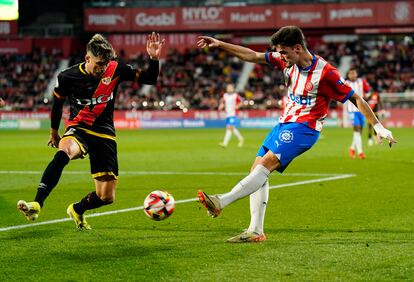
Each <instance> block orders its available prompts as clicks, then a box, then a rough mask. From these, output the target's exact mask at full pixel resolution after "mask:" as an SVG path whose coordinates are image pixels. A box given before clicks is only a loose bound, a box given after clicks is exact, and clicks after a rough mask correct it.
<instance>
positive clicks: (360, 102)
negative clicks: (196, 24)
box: [349, 93, 397, 147]
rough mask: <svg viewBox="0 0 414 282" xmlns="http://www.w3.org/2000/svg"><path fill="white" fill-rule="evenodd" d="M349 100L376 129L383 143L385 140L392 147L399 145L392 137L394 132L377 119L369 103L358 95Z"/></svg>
mask: <svg viewBox="0 0 414 282" xmlns="http://www.w3.org/2000/svg"><path fill="white" fill-rule="evenodd" d="M349 100H350V101H351V102H352V103H353V104H354V105H355V106H356V107H357V108H358V110H359V111H360V112H361V113H362V114H363V115H364V116H365V118H366V119H367V120H368V122H369V123H370V124H372V126H373V127H374V130H375V132H376V133H377V137H378V139H379V140H380V143H382V141H383V139H386V140H388V142H389V145H390V147H391V146H392V144H394V143H397V140H395V139H394V137H393V136H392V132H391V131H389V130H388V129H386V128H385V127H384V126H383V125H382V124H381V123H380V122H379V120H378V119H377V117H376V116H375V114H374V113H373V112H372V110H371V108H370V107H369V105H368V103H367V102H365V100H364V99H362V98H361V97H360V96H359V95H358V94H356V93H354V94H353V95H352V96H351V97H350V98H349Z"/></svg>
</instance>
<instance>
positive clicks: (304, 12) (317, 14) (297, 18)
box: [275, 4, 326, 27]
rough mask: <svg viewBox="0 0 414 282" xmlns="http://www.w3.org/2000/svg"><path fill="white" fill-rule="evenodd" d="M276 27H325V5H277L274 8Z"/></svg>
mask: <svg viewBox="0 0 414 282" xmlns="http://www.w3.org/2000/svg"><path fill="white" fill-rule="evenodd" d="M275 11H276V12H275V14H276V15H275V16H276V17H277V26H278V27H281V26H285V25H296V26H300V27H325V19H326V11H325V5H320V4H315V5H278V6H275Z"/></svg>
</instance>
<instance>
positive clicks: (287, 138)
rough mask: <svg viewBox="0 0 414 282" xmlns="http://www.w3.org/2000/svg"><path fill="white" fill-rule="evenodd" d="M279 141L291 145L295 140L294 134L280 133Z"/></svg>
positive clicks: (287, 131) (284, 131)
mask: <svg viewBox="0 0 414 282" xmlns="http://www.w3.org/2000/svg"><path fill="white" fill-rule="evenodd" d="M279 140H281V141H283V142H285V143H290V142H292V140H293V132H292V131H290V130H283V131H282V132H280V133H279Z"/></svg>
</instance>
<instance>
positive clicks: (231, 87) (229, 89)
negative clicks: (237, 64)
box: [226, 84, 234, 93]
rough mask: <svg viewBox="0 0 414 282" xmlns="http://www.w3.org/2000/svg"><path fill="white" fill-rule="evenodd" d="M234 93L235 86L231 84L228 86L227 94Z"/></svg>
mask: <svg viewBox="0 0 414 282" xmlns="http://www.w3.org/2000/svg"><path fill="white" fill-rule="evenodd" d="M233 91H234V86H233V84H229V85H227V87H226V92H227V93H232V92H233Z"/></svg>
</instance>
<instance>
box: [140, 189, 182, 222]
mask: <svg viewBox="0 0 414 282" xmlns="http://www.w3.org/2000/svg"><path fill="white" fill-rule="evenodd" d="M174 208H175V200H174V197H173V196H172V195H171V194H170V193H168V192H167V191H160V190H156V191H152V192H151V193H149V194H148V196H147V197H146V198H145V201H144V212H145V214H146V215H147V216H148V217H149V218H151V219H153V220H156V221H160V220H163V219H166V218H167V217H169V216H170V215H171V214H172V213H173V211H174Z"/></svg>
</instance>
